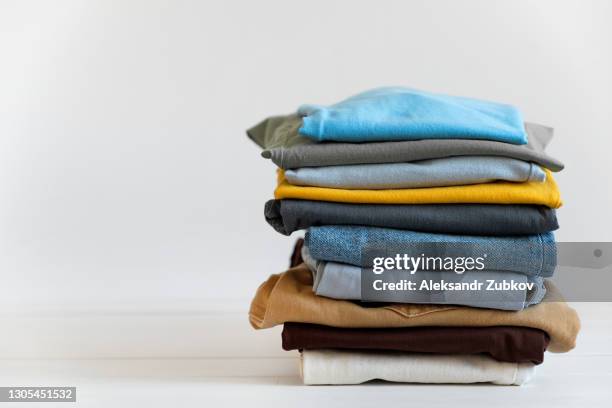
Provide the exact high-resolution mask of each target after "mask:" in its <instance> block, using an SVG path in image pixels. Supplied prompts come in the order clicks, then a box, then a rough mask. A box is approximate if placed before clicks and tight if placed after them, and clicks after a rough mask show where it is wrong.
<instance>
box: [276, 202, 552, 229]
mask: <svg viewBox="0 0 612 408" xmlns="http://www.w3.org/2000/svg"><path fill="white" fill-rule="evenodd" d="M264 215H265V218H266V221H267V222H268V224H270V225H271V226H272V227H273V228H274V229H275V230H276V231H278V232H280V233H281V234H284V235H290V234H291V233H292V232H294V231H297V230H301V229H307V228H309V227H312V226H317V225H365V226H370V227H383V228H396V229H406V230H412V231H423V232H436V233H446V234H459V235H486V236H509V235H532V234H542V233H545V232H550V231H554V230H556V229H557V228H559V224H558V222H557V216H556V212H555V210H554V209H551V208H548V207H546V206H538V205H519V204H515V205H502V204H351V203H333V202H328V201H313V200H291V199H286V200H270V201H268V202H267V203H266V205H265V208H264Z"/></svg>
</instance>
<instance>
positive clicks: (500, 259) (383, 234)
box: [304, 225, 557, 277]
mask: <svg viewBox="0 0 612 408" xmlns="http://www.w3.org/2000/svg"><path fill="white" fill-rule="evenodd" d="M304 240H305V243H304V245H305V246H306V247H307V248H308V251H309V252H310V255H311V256H312V257H313V258H314V259H316V260H318V261H332V262H340V263H345V264H350V265H356V266H372V265H371V263H366V261H371V259H369V258H368V256H371V255H374V256H377V257H378V256H395V255H396V254H397V253H407V254H409V255H410V256H414V257H418V256H419V255H420V254H426V255H427V256H430V257H431V256H439V257H442V258H444V257H447V256H450V257H454V256H455V255H454V253H455V252H458V253H460V256H461V257H473V258H477V257H483V256H484V254H486V255H487V257H486V260H485V261H484V264H485V269H487V270H489V271H509V272H517V273H521V274H524V275H529V276H540V277H550V276H552V274H553V272H554V270H555V267H556V266H557V251H556V245H555V238H554V236H553V234H552V233H546V234H540V235H525V236H516V237H479V236H469V235H449V234H432V233H428V232H416V231H407V230H397V229H390V228H376V227H364V226H350V225H324V226H318V227H310V228H309V229H308V231H306V236H305V238H304ZM432 243H441V244H446V245H447V247H442V248H438V247H436V246H435V245H432ZM449 244H450V245H449ZM400 250H401V251H402V252H398V251H400ZM428 269H430V270H431V269H433V268H431V267H430V268H428ZM434 270H435V269H434ZM460 272H461V271H460Z"/></svg>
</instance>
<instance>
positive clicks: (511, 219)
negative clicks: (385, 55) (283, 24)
mask: <svg viewBox="0 0 612 408" xmlns="http://www.w3.org/2000/svg"><path fill="white" fill-rule="evenodd" d="M247 133H248V135H249V137H250V138H251V139H252V140H253V141H255V142H256V143H257V144H258V145H259V146H261V147H262V148H263V149H264V151H263V153H262V155H263V157H265V158H268V159H271V160H272V161H273V162H274V163H275V164H276V165H277V166H278V167H279V170H278V175H277V176H278V186H277V188H276V191H275V199H274V200H271V201H269V202H267V203H266V205H265V216H266V219H267V221H268V223H269V224H270V225H271V226H272V227H274V229H276V230H277V231H278V232H280V233H282V234H285V235H290V234H291V233H292V232H294V231H297V230H302V229H306V235H305V239H304V240H303V241H302V240H300V241H298V244H297V245H296V248H295V250H294V254H293V256H292V265H291V268H290V269H289V270H287V271H286V272H284V273H281V274H278V275H272V276H271V277H270V278H269V279H268V280H267V281H266V282H264V283H263V284H262V285H261V286H260V287H259V289H258V290H257V294H256V295H255V298H254V299H253V302H252V304H251V310H250V313H249V317H250V321H251V324H252V325H253V327H255V328H257V329H262V328H268V327H272V326H275V325H279V324H284V329H283V335H282V339H283V348H284V349H285V350H294V349H297V350H300V351H301V374H302V378H303V380H304V383H305V384H356V383H362V382H365V381H369V380H373V379H382V380H388V381H395V382H419V383H476V382H492V383H495V384H508V385H510V384H515V385H520V384H523V383H525V382H527V381H528V380H529V379H530V378H531V377H532V376H533V373H534V371H535V366H536V365H538V364H540V363H542V362H543V359H544V352H545V350H547V349H548V350H549V351H552V352H567V351H569V350H571V349H572V348H573V347H574V345H575V340H576V336H577V334H578V331H579V327H580V322H579V319H578V316H577V314H576V312H575V311H574V310H573V309H571V308H570V307H569V306H567V305H566V304H565V302H564V301H563V300H562V298H561V296H560V294H559V293H558V292H557V290H556V288H555V287H554V285H553V284H552V283H551V282H548V281H546V280H545V279H544V278H547V277H550V276H552V274H553V272H554V270H555V267H556V246H555V240H554V236H553V234H552V231H554V230H556V229H557V228H558V224H557V218H556V213H555V209H556V208H558V207H560V206H561V199H560V194H559V190H558V188H557V185H556V183H555V181H554V179H553V176H552V173H551V172H557V171H560V170H562V169H563V164H562V163H560V162H559V161H558V160H556V159H554V158H552V157H550V156H548V155H547V154H546V153H545V152H544V148H545V147H546V145H547V144H548V143H549V142H550V140H551V138H552V133H553V131H552V129H551V128H549V127H546V126H542V125H537V124H533V123H524V122H523V120H522V116H521V114H520V112H519V111H518V110H517V109H516V108H514V107H512V106H508V105H503V104H499V103H493V102H485V101H479V100H474V99H468V98H461V97H453V96H447V95H440V94H432V93H428V92H422V91H417V90H414V89H407V88H382V89H376V90H372V91H368V92H365V93H362V94H359V95H356V96H353V97H351V98H349V99H346V100H344V101H342V102H340V103H337V104H335V105H331V106H315V105H305V106H302V107H300V108H299V109H298V112H297V114H293V115H288V116H284V117H272V118H269V119H266V120H264V121H263V122H261V123H260V124H258V125H257V126H255V127H253V128H252V129H250V130H249V131H248V132H247ZM432 245H433V246H432ZM432 249H433V250H434V252H435V255H436V256H435V257H433V258H432V259H440V260H451V261H452V260H454V261H455V264H454V269H453V270H447V268H445V267H442V264H441V263H439V264H436V263H435V262H434V267H432V268H429V267H427V268H423V267H422V266H423V265H424V264H420V265H421V267H420V268H417V267H416V266H415V268H414V269H415V271H413V273H407V272H406V269H402V268H400V267H398V265H399V261H400V259H397V257H398V256H399V255H398V254H399V253H400V252H399V251H408V252H410V253H411V254H413V255H415V256H414V259H416V258H417V257H418V255H419V254H420V255H422V256H423V259H421V261H423V262H425V255H424V254H425V253H428V252H429V251H432ZM373 251H374V252H375V253H376V254H378V255H381V254H391V255H392V254H395V255H396V260H397V261H398V263H397V264H394V266H393V267H389V268H388V269H387V270H385V272H384V276H385V278H384V281H385V282H386V283H388V284H389V285H388V286H386V287H385V288H386V289H385V290H381V291H378V292H377V293H376V295H375V296H374V297H372V293H371V291H370V290H369V289H368V288H370V286H368V285H370V284H371V282H370V281H367V280H364V279H365V277H366V276H370V275H372V273H371V272H372V271H373V264H372V257H371V256H370V254H371V253H373ZM381 259H382V258H381ZM391 259H392V258H391ZM414 259H413V260H414ZM459 259H461V260H463V262H465V263H462V264H461V265H459V264H458V263H457V262H456V261H457V260H459ZM466 259H472V260H474V259H476V260H477V261H476V263H478V262H480V266H482V267H480V268H474V265H473V262H472V264H470V265H469V266H470V267H468V265H467V261H465V260H466ZM404 261H406V259H404ZM404 265H406V264H405V263H404ZM412 265H413V266H414V265H416V264H412ZM435 265H437V266H435ZM457 266H460V267H461V270H459V268H457ZM417 269H418V270H417ZM407 277H408V278H409V279H408V280H410V281H412V282H414V283H415V284H416V286H417V287H419V288H423V287H424V288H425V289H423V290H407V289H406V283H405V282H406V281H407V280H406V278H407ZM364 282H366V283H364ZM423 285H425V286H423ZM508 285H509V286H508ZM491 287H493V289H490V288H491ZM483 288H487V290H484V289H483ZM373 301H374V302H373Z"/></svg>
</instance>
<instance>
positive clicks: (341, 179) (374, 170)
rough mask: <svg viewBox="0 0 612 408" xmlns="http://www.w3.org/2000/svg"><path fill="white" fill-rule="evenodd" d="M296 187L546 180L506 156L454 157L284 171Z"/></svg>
mask: <svg viewBox="0 0 612 408" xmlns="http://www.w3.org/2000/svg"><path fill="white" fill-rule="evenodd" d="M285 177H286V178H287V181H288V182H289V183H291V184H294V185H298V186H317V187H328V188H343V189H364V190H383V189H401V188H423V187H444V186H460V185H468V184H481V183H489V182H492V181H495V180H505V181H513V182H527V181H537V182H543V181H545V180H546V173H545V172H544V170H542V168H541V167H540V166H538V165H537V164H534V163H529V162H525V161H522V160H516V159H511V158H509V157H495V156H456V157H446V158H443V159H432V160H421V161H416V162H410V163H382V164H355V165H345V166H324V167H301V168H298V169H291V170H285Z"/></svg>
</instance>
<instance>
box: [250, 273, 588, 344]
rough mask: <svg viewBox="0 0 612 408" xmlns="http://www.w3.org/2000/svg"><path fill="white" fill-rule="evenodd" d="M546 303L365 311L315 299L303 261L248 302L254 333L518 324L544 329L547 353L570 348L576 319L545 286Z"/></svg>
mask: <svg viewBox="0 0 612 408" xmlns="http://www.w3.org/2000/svg"><path fill="white" fill-rule="evenodd" d="M546 288H547V293H546V297H545V298H544V301H543V302H542V303H540V304H538V305H535V306H531V307H529V308H527V309H525V310H521V311H519V312H511V311H505V310H493V309H479V308H471V307H461V306H442V305H418V304H386V305H385V306H376V307H365V306H364V305H360V304H357V303H354V302H349V301H345V300H336V299H328V298H325V297H322V296H316V295H315V294H314V293H313V291H312V274H311V273H310V271H309V270H308V267H306V265H304V264H303V263H302V264H300V265H298V266H296V267H294V268H291V269H289V270H288V271H286V272H284V273H281V274H279V275H272V276H270V278H268V280H267V281H266V282H264V283H263V284H262V285H261V286H260V287H259V289H257V293H256V294H255V298H254V299H253V301H252V302H251V309H250V310H249V320H250V322H251V325H252V326H253V327H254V328H256V329H265V328H267V327H273V326H276V325H279V324H283V323H286V322H301V323H315V324H322V325H326V326H333V327H354V328H383V327H418V326H444V327H447V326H454V327H457V326H469V327H489V326H521V327H532V328H535V329H540V330H543V331H545V332H546V333H547V334H548V335H549V336H550V346H549V350H550V351H552V352H566V351H569V350H571V349H572V348H574V346H575V344H576V336H577V335H578V331H579V330H580V319H579V318H578V315H577V313H576V311H575V310H574V309H572V308H571V307H569V306H568V305H567V304H566V303H565V302H564V301H563V299H562V297H561V295H560V294H559V292H558V290H557V289H556V288H555V287H554V285H552V283H550V282H546Z"/></svg>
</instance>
